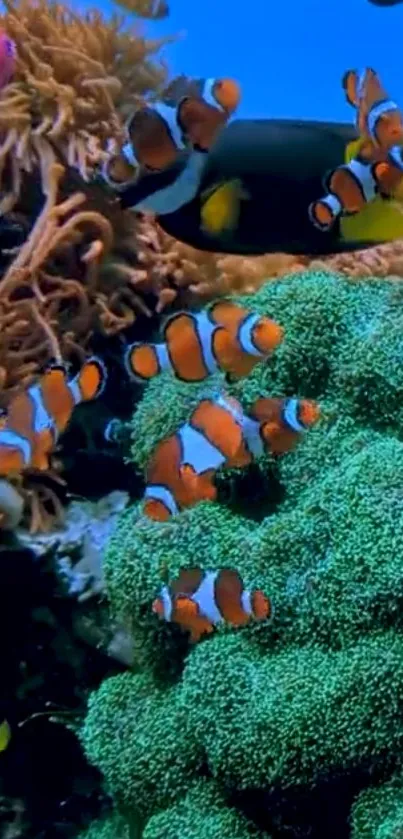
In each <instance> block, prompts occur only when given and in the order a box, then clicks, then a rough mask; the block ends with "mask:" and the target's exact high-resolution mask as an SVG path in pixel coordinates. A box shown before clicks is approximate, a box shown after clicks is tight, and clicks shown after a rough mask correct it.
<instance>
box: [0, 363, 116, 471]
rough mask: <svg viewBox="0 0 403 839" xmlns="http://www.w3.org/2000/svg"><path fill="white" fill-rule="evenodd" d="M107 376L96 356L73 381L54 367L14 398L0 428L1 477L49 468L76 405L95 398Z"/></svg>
mask: <svg viewBox="0 0 403 839" xmlns="http://www.w3.org/2000/svg"><path fill="white" fill-rule="evenodd" d="M106 375H107V374H106V369H105V367H104V364H103V363H102V361H101V360H100V359H98V358H96V357H93V358H89V359H88V360H87V361H86V362H85V363H84V365H83V366H82V367H81V369H80V371H79V372H78V373H77V375H76V376H75V377H74V379H72V380H71V381H68V377H67V372H66V370H65V369H64V367H62V366H58V365H55V366H53V367H51V368H50V369H49V370H47V371H46V372H45V373H44V374H43V376H41V378H40V379H39V382H38V384H35V385H32V386H31V387H29V388H28V389H27V390H25V391H23V392H22V393H18V394H17V395H16V396H14V398H13V399H12V400H11V402H10V405H9V406H8V410H7V413H6V415H5V418H4V421H3V422H2V423H1V427H0V475H1V476H8V475H11V474H19V473H20V472H22V471H23V470H24V469H26V468H32V469H38V470H41V471H44V470H46V469H48V468H49V457H50V454H51V452H52V450H53V449H54V447H55V444H56V443H57V440H58V438H59V436H60V434H62V433H63V431H64V430H65V429H66V427H67V425H68V422H69V420H70V417H71V415H72V413H73V410H74V408H75V406H76V405H79V404H80V403H81V402H87V401H90V400H92V399H96V398H97V397H98V396H99V395H100V394H101V393H102V391H103V388H104V386H105V382H106Z"/></svg>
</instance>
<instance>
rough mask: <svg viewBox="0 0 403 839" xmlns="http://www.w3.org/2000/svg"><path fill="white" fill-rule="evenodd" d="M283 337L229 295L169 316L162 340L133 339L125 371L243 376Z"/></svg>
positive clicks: (188, 377)
mask: <svg viewBox="0 0 403 839" xmlns="http://www.w3.org/2000/svg"><path fill="white" fill-rule="evenodd" d="M282 339H283V329H282V327H281V326H279V325H278V324H277V323H276V322H275V321H273V320H271V319H270V318H268V317H264V316H261V315H258V314H256V313H254V312H250V311H248V310H247V309H244V308H242V307H241V306H237V305H236V304H235V303H231V302H230V301H220V302H218V303H215V304H214V305H213V306H211V307H210V308H209V309H206V310H203V311H201V312H198V313H195V314H191V313H188V312H179V313H178V314H175V315H173V317H171V318H169V319H168V320H167V321H166V323H165V326H164V329H163V342H162V343H160V344H146V343H134V344H131V345H130V346H129V347H128V349H127V351H126V356H125V364H126V369H127V370H128V372H129V375H130V376H132V377H134V378H135V379H137V380H140V381H147V380H148V379H151V378H153V377H154V376H156V375H158V374H159V373H161V372H162V371H164V370H170V371H171V372H172V373H173V374H174V375H175V376H176V378H178V379H181V380H182V381H184V382H200V381H202V380H203V379H205V378H207V376H209V375H210V374H211V373H214V372H215V371H216V370H222V371H224V372H226V373H230V374H231V375H233V376H234V377H237V378H240V377H242V376H247V375H248V374H249V373H250V372H251V370H253V368H254V367H255V365H256V364H258V363H259V362H261V361H264V360H265V359H267V358H268V357H269V356H270V354H271V353H272V352H273V351H274V350H275V349H276V348H277V347H278V345H279V344H280V343H281V341H282Z"/></svg>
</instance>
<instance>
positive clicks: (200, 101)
mask: <svg viewBox="0 0 403 839" xmlns="http://www.w3.org/2000/svg"><path fill="white" fill-rule="evenodd" d="M164 99H165V101H163V102H158V103H156V104H153V105H149V106H145V107H143V108H140V109H139V110H137V111H135V113H134V114H133V115H132V116H131V117H130V119H129V120H128V122H127V124H126V134H127V137H128V139H127V142H126V143H125V144H124V146H123V148H122V149H121V154H120V155H113V156H111V158H110V159H109V160H107V161H106V162H105V163H104V165H103V170H102V172H103V177H104V180H105V181H106V182H107V183H108V184H109V185H110V186H112V187H113V188H114V189H115V190H116V191H117V192H119V191H122V190H125V192H126V198H127V187H128V185H129V186H130V196H131V197H130V208H131V209H132V210H136V211H137V212H149V213H155V214H157V215H163V214H166V213H172V212H175V211H176V210H178V209H179V208H180V207H182V206H184V205H185V204H187V203H188V202H189V201H191V200H192V199H193V198H194V197H195V195H196V194H197V192H198V189H199V187H200V181H201V178H202V174H203V170H204V166H205V163H206V154H207V152H208V150H209V149H210V148H211V146H212V145H213V143H214V141H215V139H216V137H217V134H218V132H219V130H220V129H221V128H222V126H223V125H225V123H226V122H227V121H228V119H229V117H230V116H231V115H232V114H233V112H234V111H235V109H236V107H237V105H238V103H239V100H240V90H239V87H238V85H237V83H236V82H234V81H232V80H231V79H193V80H188V79H186V78H184V77H180V78H179V79H178V80H176V82H175V81H174V82H173V83H172V84H171V86H170V88H169V89H167V92H166V94H165V97H164Z"/></svg>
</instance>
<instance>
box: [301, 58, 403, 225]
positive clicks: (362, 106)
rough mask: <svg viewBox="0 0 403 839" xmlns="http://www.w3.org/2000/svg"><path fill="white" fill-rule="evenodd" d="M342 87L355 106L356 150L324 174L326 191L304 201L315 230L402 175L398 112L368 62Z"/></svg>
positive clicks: (388, 189) (402, 126)
mask: <svg viewBox="0 0 403 839" xmlns="http://www.w3.org/2000/svg"><path fill="white" fill-rule="evenodd" d="M343 88H344V91H345V94H346V98H347V101H348V102H349V104H350V105H352V106H353V107H354V108H356V111H357V119H356V126H357V130H358V132H359V135H360V142H359V143H358V145H357V152H356V154H355V156H354V157H353V158H352V159H351V160H350V161H349V162H347V163H344V164H342V165H340V166H338V167H337V168H335V169H334V170H333V171H331V172H330V173H329V174H328V175H327V176H326V178H325V181H324V186H325V189H326V195H324V196H323V197H322V198H319V199H318V200H316V201H314V202H312V203H311V204H310V206H309V210H308V212H309V215H310V218H311V220H312V222H313V224H314V225H315V226H316V227H318V228H319V229H320V230H328V229H329V228H330V227H331V226H332V225H333V224H334V222H335V220H336V219H337V218H338V216H340V215H342V214H347V215H351V214H357V213H359V212H360V211H361V210H362V209H363V208H364V207H365V205H366V204H368V203H370V202H371V201H373V200H374V199H375V197H376V195H377V194H378V193H380V194H382V195H384V196H385V197H389V196H391V195H393V193H394V191H395V190H396V189H397V188H398V186H399V185H400V184H401V182H402V178H403V160H402V155H401V145H402V143H403V117H402V113H401V111H400V109H399V108H398V106H397V105H396V103H395V102H393V101H392V100H391V99H389V98H388V96H387V94H386V92H385V90H384V89H383V87H382V85H381V83H380V81H379V78H378V76H377V74H376V73H375V71H374V70H372V69H370V68H369V69H366V70H365V72H364V73H362V74H361V76H359V75H358V73H357V72H356V71H355V70H348V71H347V73H345V75H344V77H343Z"/></svg>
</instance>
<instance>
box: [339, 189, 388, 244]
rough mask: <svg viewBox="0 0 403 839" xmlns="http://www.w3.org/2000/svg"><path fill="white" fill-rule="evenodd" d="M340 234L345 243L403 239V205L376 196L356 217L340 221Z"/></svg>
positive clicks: (347, 217)
mask: <svg viewBox="0 0 403 839" xmlns="http://www.w3.org/2000/svg"><path fill="white" fill-rule="evenodd" d="M340 233H341V237H342V239H343V240H344V241H345V242H353V241H356V242H357V241H360V240H366V241H369V242H371V241H373V242H391V241H393V240H394V239H402V238H403V205H400V204H398V202H397V201H385V200H384V199H383V198H380V196H379V195H377V196H376V198H374V199H373V200H372V201H370V202H369V204H366V205H365V207H364V208H363V209H362V210H361V211H360V212H359V213H357V214H356V215H354V216H345V217H344V218H342V219H341V220H340Z"/></svg>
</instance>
